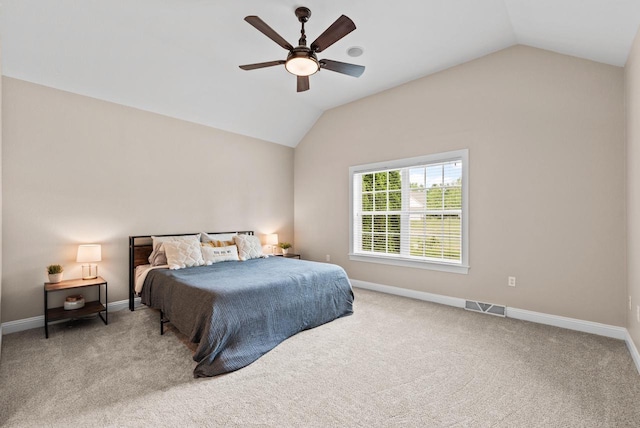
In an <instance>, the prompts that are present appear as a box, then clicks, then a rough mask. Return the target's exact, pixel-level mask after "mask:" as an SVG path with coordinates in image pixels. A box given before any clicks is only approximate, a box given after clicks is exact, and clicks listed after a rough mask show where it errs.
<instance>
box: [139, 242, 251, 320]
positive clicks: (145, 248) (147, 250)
mask: <svg viewBox="0 0 640 428" xmlns="http://www.w3.org/2000/svg"><path fill="white" fill-rule="evenodd" d="M207 233H208V234H210V235H228V234H238V235H253V231H251V230H244V231H241V232H235V231H234V232H207ZM198 234H200V232H196V233H170V234H166V235H138V236H129V309H130V310H132V311H133V310H134V309H135V308H134V299H135V297H136V292H135V281H136V267H138V266H140V265H146V264H149V256H150V255H151V251H153V239H152V238H151V237H152V236H159V237H162V236H187V235H198Z"/></svg>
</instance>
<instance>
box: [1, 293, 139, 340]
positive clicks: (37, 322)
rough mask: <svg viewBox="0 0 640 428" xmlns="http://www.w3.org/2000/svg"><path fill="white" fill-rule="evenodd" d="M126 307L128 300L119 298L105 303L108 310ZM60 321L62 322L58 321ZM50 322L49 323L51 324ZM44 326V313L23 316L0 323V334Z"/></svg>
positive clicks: (136, 302) (137, 299) (137, 301)
mask: <svg viewBox="0 0 640 428" xmlns="http://www.w3.org/2000/svg"><path fill="white" fill-rule="evenodd" d="M134 305H135V307H138V306H140V298H139V297H137V298H136V299H135V300H134ZM125 308H126V309H128V308H129V300H128V299H127V300H120V301H118V302H111V303H109V304H107V309H109V312H117V311H121V310H122V309H125ZM60 322H64V320H63V321H60ZM51 324H52V323H49V325H51ZM42 327H44V315H38V316H37V317H31V318H24V319H21V320H15V321H9V322H5V323H2V324H1V325H0V331H1V332H2V334H11V333H17V332H19V331H24V330H30V329H32V328H42ZM1 337H2V336H1V335H0V340H2V339H1Z"/></svg>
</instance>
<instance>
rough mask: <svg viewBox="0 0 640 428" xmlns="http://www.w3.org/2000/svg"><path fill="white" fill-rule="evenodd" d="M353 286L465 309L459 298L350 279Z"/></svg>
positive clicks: (463, 301)
mask: <svg viewBox="0 0 640 428" xmlns="http://www.w3.org/2000/svg"><path fill="white" fill-rule="evenodd" d="M350 281H351V285H353V286H354V287H357V288H364V289H365V290H372V291H379V292H381V293H387V294H395V295H396V296H402V297H410V298H412V299H418V300H425V301H427V302H433V303H440V304H443V305H448V306H455V307H456V308H464V305H465V300H464V299H460V298H458V297H450V296H443V295H442V294H433V293H426V292H424V291H416V290H409V289H407V288H400V287H392V286H390V285H382V284H375V283H373V282H367V281H360V280H357V279H350Z"/></svg>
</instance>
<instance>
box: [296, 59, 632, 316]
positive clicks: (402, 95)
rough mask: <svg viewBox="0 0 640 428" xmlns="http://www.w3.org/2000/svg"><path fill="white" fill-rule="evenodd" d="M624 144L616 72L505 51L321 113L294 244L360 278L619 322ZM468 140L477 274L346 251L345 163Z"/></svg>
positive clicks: (299, 156)
mask: <svg viewBox="0 0 640 428" xmlns="http://www.w3.org/2000/svg"><path fill="white" fill-rule="evenodd" d="M354 84H357V83H354ZM624 140H625V138H624V90H623V70H622V69H621V68H618V67H613V66H608V65H603V64H599V63H595V62H591V61H587V60H581V59H577V58H574V57H569V56H564V55H559V54H555V53H551V52H547V51H543V50H539V49H534V48H529V47H524V46H515V47H512V48H508V49H505V50H503V51H500V52H497V53H495V54H492V55H489V56H486V57H483V58H481V59H478V60H475V61H472V62H469V63H466V64H463V65H461V66H458V67H455V68H452V69H449V70H446V71H443V72H441V73H438V74H435V75H432V76H428V77H425V78H422V79H419V80H416V81H413V82H410V83H408V84H405V85H403V86H400V87H397V88H394V89H391V90H388V91H385V92H382V93H380V94H377V95H374V96H371V97H368V98H365V99H362V100H359V101H357V102H354V103H351V104H347V105H344V106H341V107H338V108H335V109H333V110H330V111H328V112H326V113H325V114H324V115H323V116H322V117H321V118H320V120H319V121H318V123H317V124H316V125H315V126H314V128H313V129H312V130H311V131H310V132H309V133H308V135H307V136H306V137H305V138H304V140H303V141H302V142H301V143H300V145H299V146H298V147H297V148H296V150H295V197H294V200H295V237H296V240H295V247H296V250H297V251H301V252H303V253H304V254H305V256H306V257H308V258H310V259H315V260H324V259H325V255H327V254H329V255H330V256H331V260H332V261H334V262H336V263H338V264H340V265H342V266H343V267H344V268H345V269H346V270H347V272H348V274H349V276H350V277H351V278H354V279H358V280H363V281H369V282H374V283H379V284H386V285H392V286H397V287H404V288H408V289H414V290H420V291H426V292H430V293H438V294H443V295H448V296H454V297H461V298H469V299H478V300H481V301H485V302H491V303H498V304H505V305H507V306H511V307H516V308H521V309H528V310H533V311H539V312H542V313H548V314H555V315H561V316H566V317H572V318H578V319H583V320H590V321H595V322H601V323H606V324H611V325H617V326H625V325H626V316H625V311H624V302H625V294H626V284H625V263H624V259H625V208H624V198H625V190H624V187H625V178H624V177H625V174H624V162H625V161H624V144H625V143H624ZM462 148H469V156H470V171H469V175H470V186H469V188H470V245H471V248H470V265H471V269H470V273H469V274H468V275H460V274H452V273H444V272H435V271H429V270H422V269H414V268H402V267H392V266H388V265H377V264H371V263H364V262H351V261H349V259H348V255H347V253H348V243H349V236H348V234H349V227H348V220H349V210H348V189H349V183H348V167H349V166H352V165H358V164H364V163H369V162H377V161H383V160H388V159H399V158H406V157H411V156H418V155H426V154H431V153H438V152H443V151H448V150H454V149H462ZM510 275H511V276H516V277H517V287H515V288H511V287H508V286H507V276H510Z"/></svg>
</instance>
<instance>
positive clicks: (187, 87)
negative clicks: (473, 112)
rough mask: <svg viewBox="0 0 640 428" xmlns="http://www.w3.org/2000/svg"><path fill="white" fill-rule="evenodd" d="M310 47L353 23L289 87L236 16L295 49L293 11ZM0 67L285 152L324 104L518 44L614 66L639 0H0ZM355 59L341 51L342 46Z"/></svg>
mask: <svg viewBox="0 0 640 428" xmlns="http://www.w3.org/2000/svg"><path fill="white" fill-rule="evenodd" d="M298 6H307V7H309V8H310V9H311V11H312V16H311V19H310V21H309V22H308V23H307V25H306V30H307V37H308V41H309V42H311V41H313V40H314V39H315V38H316V37H317V36H318V35H319V34H320V33H321V32H322V31H324V30H325V29H326V28H327V27H328V26H329V25H330V24H331V23H333V21H335V20H336V19H337V18H338V16H340V15H341V14H345V15H347V16H349V17H350V18H351V19H352V20H353V21H354V22H355V24H356V26H357V29H356V30H355V31H354V32H352V33H351V34H349V35H347V36H346V37H345V38H343V39H342V40H340V41H339V42H337V43H336V44H334V45H333V46H331V47H329V48H328V49H327V50H326V51H324V52H322V54H319V55H318V57H319V58H328V59H333V60H337V61H343V62H352V63H355V64H361V65H364V66H366V70H365V72H364V74H363V75H362V76H361V77H360V78H353V77H350V76H345V75H342V74H338V73H333V72H331V71H327V70H321V72H320V73H318V74H316V75H313V76H311V78H310V84H311V90H309V91H307V92H303V93H297V92H296V79H295V77H294V76H292V75H290V74H288V73H287V72H286V71H285V69H284V67H282V66H278V67H271V68H265V69H260V70H253V71H243V70H241V69H240V68H238V66H239V65H241V64H250V63H256V62H263V61H271V60H277V59H285V58H286V54H287V51H285V50H284V49H282V48H281V47H279V46H278V45H277V44H276V43H274V42H273V41H271V40H269V39H268V38H267V37H266V36H264V35H263V34H261V33H260V32H258V31H257V30H256V29H255V28H253V27H252V26H250V25H249V24H248V23H246V22H245V21H244V20H243V18H244V17H245V16H247V15H258V16H259V17H260V18H262V19H263V20H264V21H265V22H266V23H267V24H269V25H270V26H271V27H272V28H273V29H274V30H276V31H277V32H278V33H279V34H280V35H282V36H283V37H284V38H285V39H287V40H288V41H289V42H290V43H291V44H293V45H294V46H295V45H296V44H297V39H298V37H299V32H300V24H299V23H298V21H297V19H296V17H295V15H294V10H295V8H296V7H298ZM0 7H1V13H2V16H1V21H0V24H1V37H2V67H3V74H4V75H6V76H10V77H14V78H17V79H22V80H27V81H30V82H34V83H38V84H42V85H46V86H50V87H53V88H58V89H62V90H65V91H69V92H73V93H77V94H82V95H86V96H90V97H94V98H98V99H102V100H107V101H111V102H115V103H118V104H123V105H127V106H131V107H136V108H139V109H142V110H147V111H151V112H155V113H160V114H163V115H166V116H171V117H175V118H179V119H183V120H187V121H191V122H196V123H200V124H203V125H207V126H212V127H215V128H219V129H224V130H227V131H231V132H235V133H238V134H243V135H248V136H251V137H256V138H260V139H263V140H267V141H271V142H275V143H279V144H284V145H287V146H291V147H295V146H296V145H297V144H298V142H299V141H300V140H301V139H302V138H303V137H304V135H305V134H306V133H307V131H308V130H309V129H310V128H311V127H312V126H313V124H314V123H315V121H316V120H317V119H318V118H319V117H320V115H321V114H322V112H323V111H324V110H327V109H330V108H332V107H336V106H338V105H341V104H344V103H347V102H350V101H354V100H357V99H359V98H362V97H366V96H368V95H371V94H374V93H377V92H380V91H382V90H385V89H388V88H392V87H394V86H397V85H399V84H402V83H405V82H408V81H410V80H414V79H416V78H419V77H422V76H425V75H428V74H431V73H434V72H436V71H439V70H443V69H446V68H448V67H452V66H455V65H457V64H461V63H463V62H466V61H469V60H472V59H474V58H479V57H481V56H484V55H486V54H488V53H491V52H495V51H498V50H500V49H503V48H506V47H509V46H512V45H514V44H525V45H529V46H534V47H538V48H542V49H548V50H551V51H555V52H559V53H563V54H568V55H574V56H578V57H582V58H587V59H590V60H594V61H598V62H603V63H607V64H612V65H616V66H624V64H625V62H626V59H627V55H628V53H629V50H630V47H631V43H632V41H633V38H634V36H635V34H636V31H637V30H638V26H639V24H640V0H394V1H393V2H389V1H386V0H369V1H365V0H352V1H349V2H345V1H339V0H304V1H303V2H302V3H300V2H299V0H295V1H294V0H242V1H221V0H83V1H78V0H2V2H1V6H0ZM352 46H360V47H362V48H364V51H365V52H364V54H363V55H362V56H361V57H358V58H350V57H349V56H348V55H347V54H346V51H347V49H348V48H349V47H352Z"/></svg>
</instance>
